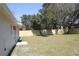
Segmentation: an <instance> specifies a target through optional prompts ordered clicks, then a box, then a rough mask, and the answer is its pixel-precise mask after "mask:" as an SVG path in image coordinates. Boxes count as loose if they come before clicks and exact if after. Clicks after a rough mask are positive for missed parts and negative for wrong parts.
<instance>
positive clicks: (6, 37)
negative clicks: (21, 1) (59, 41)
mask: <svg viewBox="0 0 79 59" xmlns="http://www.w3.org/2000/svg"><path fill="white" fill-rule="evenodd" d="M15 34H16V35H15ZM17 40H18V32H15V31H14V30H13V29H12V25H11V24H10V23H8V22H6V21H4V20H3V19H2V18H0V55H8V53H9V52H10V50H11V48H12V47H13V46H14V45H15V44H16V41H17Z"/></svg>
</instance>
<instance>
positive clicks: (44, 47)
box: [11, 34, 79, 56]
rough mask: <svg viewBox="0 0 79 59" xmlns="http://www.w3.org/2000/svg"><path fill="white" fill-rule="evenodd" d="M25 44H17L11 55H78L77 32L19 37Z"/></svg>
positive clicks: (78, 41)
mask: <svg viewBox="0 0 79 59" xmlns="http://www.w3.org/2000/svg"><path fill="white" fill-rule="evenodd" d="M21 39H22V41H27V42H28V44H27V45H17V46H16V47H15V49H14V50H13V52H12V54H11V55H12V56H14V55H17V56H70V55H71V56H73V55H76V56H77V55H78V56H79V34H71V35H70V34H68V35H51V36H47V37H43V36H29V37H21Z"/></svg>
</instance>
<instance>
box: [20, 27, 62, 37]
mask: <svg viewBox="0 0 79 59" xmlns="http://www.w3.org/2000/svg"><path fill="white" fill-rule="evenodd" d="M41 34H42V35H55V34H64V31H63V30H62V29H58V30H56V29H53V30H45V29H44V30H41V31H39V30H23V31H19V36H20V37H22V36H35V35H38V36H40V35H41Z"/></svg>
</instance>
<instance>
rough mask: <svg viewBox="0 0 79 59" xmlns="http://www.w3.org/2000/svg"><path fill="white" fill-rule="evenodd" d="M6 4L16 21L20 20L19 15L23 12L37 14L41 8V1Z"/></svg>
mask: <svg viewBox="0 0 79 59" xmlns="http://www.w3.org/2000/svg"><path fill="white" fill-rule="evenodd" d="M7 5H8V8H9V9H10V10H11V12H12V13H13V15H14V16H15V18H16V19H17V20H18V21H21V18H20V17H21V16H22V15H23V14H26V15H29V14H30V15H33V14H37V13H38V10H39V9H41V8H42V4H41V3H8V4H7Z"/></svg>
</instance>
